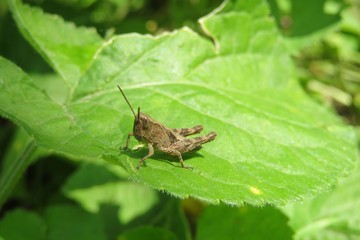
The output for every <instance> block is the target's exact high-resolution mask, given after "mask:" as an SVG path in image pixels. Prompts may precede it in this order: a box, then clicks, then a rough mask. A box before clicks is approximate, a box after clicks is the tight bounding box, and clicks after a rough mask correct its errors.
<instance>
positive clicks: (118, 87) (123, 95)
mask: <svg viewBox="0 0 360 240" xmlns="http://www.w3.org/2000/svg"><path fill="white" fill-rule="evenodd" d="M117 86H118V88H119V90H120V92H121V94H122V95H123V96H124V98H125V101H126V102H127V104H128V105H129V107H130V109H131V111H132V113H133V114H134V118H135V119H136V114H135V112H134V109H133V108H132V106H131V105H130V103H129V100H128V99H127V98H126V96H125V93H124V92H123V90H122V89H121V87H120V86H119V85H117ZM138 111H140V108H139V109H138ZM139 116H140V115H139Z"/></svg>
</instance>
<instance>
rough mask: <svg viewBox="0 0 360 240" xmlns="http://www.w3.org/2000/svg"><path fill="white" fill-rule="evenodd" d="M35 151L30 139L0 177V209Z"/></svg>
mask: <svg viewBox="0 0 360 240" xmlns="http://www.w3.org/2000/svg"><path fill="white" fill-rule="evenodd" d="M35 150H36V143H35V141H34V140H33V139H32V140H30V141H29V143H28V144H27V145H26V146H25V148H24V149H23V151H22V152H21V153H20V155H19V156H18V157H17V158H16V159H14V161H13V162H12V164H11V165H10V166H9V167H8V168H7V170H6V171H5V172H4V175H3V176H1V177H0V209H1V207H2V205H3V203H4V202H5V201H6V199H7V197H8V195H9V194H10V193H11V191H12V189H13V188H14V187H15V185H16V184H17V182H18V181H19V179H20V178H21V176H22V175H23V173H24V171H25V170H26V168H27V167H28V165H29V163H30V160H31V156H32V154H33V153H34V151H35Z"/></svg>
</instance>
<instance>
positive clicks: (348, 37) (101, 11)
mask: <svg viewBox="0 0 360 240" xmlns="http://www.w3.org/2000/svg"><path fill="white" fill-rule="evenodd" d="M24 2H26V3H28V4H30V5H33V6H38V7H40V8H42V9H43V10H44V11H45V12H47V13H53V14H57V15H60V16H61V17H62V18H64V19H65V20H66V21H71V22H73V23H75V24H76V25H78V26H87V27H94V28H96V29H97V32H98V33H99V34H100V35H101V36H102V37H104V38H109V37H111V36H112V35H114V34H122V33H129V32H138V33H141V34H154V35H156V34H160V33H162V32H164V31H171V30H173V29H177V28H180V27H182V26H188V27H190V28H192V29H194V30H195V31H197V32H199V33H200V34H203V33H202V31H201V29H200V27H199V24H198V22H197V20H198V19H199V18H200V17H202V16H205V15H206V14H208V13H209V12H211V11H212V10H213V9H215V8H216V7H217V6H219V5H220V4H221V2H222V1H221V0H184V1H180V0H26V1H24ZM268 3H269V6H270V8H271V13H270V14H271V15H273V16H274V18H275V20H276V22H277V24H278V26H279V30H280V31H281V32H282V34H283V36H284V38H285V39H286V40H287V41H288V42H289V43H291V44H290V45H289V46H297V47H294V48H293V59H294V61H295V62H296V64H297V66H298V71H299V76H300V79H299V80H300V83H301V84H302V86H303V87H304V89H305V90H306V91H308V92H309V94H311V95H313V96H314V98H316V99H318V100H319V101H320V102H323V103H324V104H327V105H329V106H332V107H334V108H335V109H336V110H337V112H338V113H339V114H340V115H341V116H343V117H344V120H345V121H347V122H348V123H349V124H351V125H354V126H355V127H356V128H357V127H358V125H359V121H360V54H359V49H360V1H358V0H344V1H341V0H316V1H313V0H268ZM239 27H241V26H239ZM64 37H66V36H64ZM285 47H286V46H284V48H285ZM0 55H2V56H4V57H5V58H7V59H9V60H11V61H13V62H14V63H15V64H17V65H18V66H20V67H21V68H22V69H23V70H24V71H25V72H27V73H28V74H30V75H32V74H36V75H39V74H40V75H46V74H52V73H53V70H52V69H51V68H50V67H49V65H48V64H47V63H46V62H45V61H44V60H43V59H42V58H41V57H40V55H39V54H38V53H37V52H35V50H34V49H32V47H31V46H30V45H29V43H27V42H26V40H25V39H24V38H23V37H22V35H21V34H20V33H19V31H18V29H17V27H16V24H15V22H14V20H13V19H12V17H11V13H10V12H9V9H8V7H7V4H6V1H3V0H1V1H0ZM0 120H1V122H0V126H1V128H0V144H1V149H0V159H1V160H0V161H1V162H3V160H2V159H4V158H5V153H6V150H7V148H10V146H12V144H13V143H12V140H11V139H16V138H15V137H14V136H15V133H16V127H15V126H14V125H13V124H12V123H10V122H8V121H6V120H4V119H0ZM359 132H360V131H359ZM17 134H19V133H17ZM25 138H26V137H25ZM24 141H25V140H24ZM40 155H41V156H43V157H41V158H39V160H37V161H36V163H35V164H33V165H32V166H31V167H30V168H29V169H28V170H27V171H26V174H25V175H24V176H23V179H22V180H21V181H20V183H19V185H18V186H17V188H16V190H15V191H14V193H13V195H12V196H11V197H10V199H9V201H8V202H7V203H6V204H5V205H4V208H3V209H2V211H1V212H0V217H1V216H2V215H3V214H4V212H5V211H4V210H6V209H13V208H15V207H18V206H22V207H25V208H31V209H41V208H43V207H44V206H46V205H47V204H48V203H49V202H64V201H69V200H66V199H65V197H64V196H63V195H62V194H61V191H60V190H59V189H60V188H61V186H62V185H63V184H64V182H65V181H66V179H67V177H68V176H70V175H71V174H72V173H74V172H75V171H76V169H77V166H78V163H77V162H72V161H68V160H67V159H65V158H63V157H59V156H56V157H54V156H50V157H49V153H46V154H43V153H42V154H40ZM50 158H51V159H50ZM54 158H56V159H54ZM1 167H3V163H2V164H1V165H0V170H1ZM125 179H126V177H125ZM182 207H183V209H185V214H186V215H187V219H188V221H189V222H190V223H194V222H196V218H197V216H198V214H199V213H200V212H201V210H202V208H203V205H202V204H199V203H198V202H196V201H191V200H190V201H189V200H185V201H184V202H183V204H182ZM194 219H195V220H194ZM190 227H191V228H193V224H190Z"/></svg>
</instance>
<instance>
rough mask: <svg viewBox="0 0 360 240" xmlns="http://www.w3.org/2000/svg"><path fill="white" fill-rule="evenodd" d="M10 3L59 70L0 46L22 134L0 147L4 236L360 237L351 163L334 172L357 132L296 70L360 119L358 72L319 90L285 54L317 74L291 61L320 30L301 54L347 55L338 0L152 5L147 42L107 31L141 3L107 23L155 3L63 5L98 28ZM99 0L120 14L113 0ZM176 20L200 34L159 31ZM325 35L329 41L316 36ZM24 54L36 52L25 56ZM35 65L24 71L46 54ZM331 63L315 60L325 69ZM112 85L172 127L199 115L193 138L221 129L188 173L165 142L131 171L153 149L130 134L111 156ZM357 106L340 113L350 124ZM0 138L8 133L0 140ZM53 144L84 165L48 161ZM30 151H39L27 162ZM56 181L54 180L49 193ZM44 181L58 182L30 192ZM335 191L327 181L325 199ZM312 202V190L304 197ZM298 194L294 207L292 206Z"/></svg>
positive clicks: (116, 124)
mask: <svg viewBox="0 0 360 240" xmlns="http://www.w3.org/2000/svg"><path fill="white" fill-rule="evenodd" d="M7 2H8V7H9V9H10V11H11V14H12V16H13V19H14V21H15V23H16V26H17V27H18V29H19V31H20V32H21V34H22V36H23V37H24V38H25V39H26V42H27V43H29V44H31V47H32V49H33V50H35V51H36V52H37V53H38V54H40V56H41V58H42V59H43V60H44V61H45V62H46V63H47V64H48V65H49V66H50V67H51V68H52V69H53V71H54V72H50V73H44V72H36V71H35V72H33V71H32V70H30V71H28V70H26V71H25V70H24V69H27V67H28V66H22V64H19V63H18V62H17V61H15V60H13V61H14V62H15V63H16V64H17V65H20V66H21V68H20V67H18V66H16V64H15V63H13V62H12V61H11V59H12V58H11V57H8V56H11V54H10V55H7V54H6V51H3V52H0V54H1V55H4V56H3V57H1V56H0V115H1V116H3V117H4V118H7V119H9V120H10V121H12V122H13V123H15V124H16V125H17V126H19V128H18V129H20V130H17V131H16V132H17V134H16V135H14V136H15V137H13V140H12V141H8V143H7V145H6V146H5V147H6V148H4V149H6V153H4V154H2V153H1V152H0V158H1V159H3V163H2V164H1V166H2V168H1V169H0V170H1V176H0V204H2V203H4V204H5V205H4V207H5V208H4V211H3V212H1V213H4V214H3V215H1V216H2V217H1V218H0V236H1V237H2V238H4V239H25V238H26V239H44V238H45V234H46V238H50V239H64V238H67V239H144V238H149V236H151V237H152V239H193V238H196V239H219V238H221V239H224V238H225V239H226V236H239V237H240V236H241V237H243V238H246V239H263V238H266V237H268V236H269V233H271V234H272V235H271V236H273V237H274V239H291V238H292V235H293V237H294V238H296V239H319V238H323V239H333V238H339V239H346V238H347V237H349V238H350V239H352V238H354V239H355V238H356V237H358V236H359V232H360V230H359V229H358V227H357V226H359V225H360V224H359V222H360V220H359V218H358V217H357V216H360V213H359V211H360V209H359V207H358V206H359V204H358V201H357V199H358V196H359V192H360V189H359V188H358V187H357V186H356V182H358V180H359V179H358V178H359V174H358V173H359V172H358V171H357V172H356V173H354V174H353V175H352V176H351V177H350V178H348V179H346V180H343V179H342V177H344V176H346V175H347V174H349V173H350V172H351V171H352V170H353V168H354V165H355V164H356V163H357V161H358V153H357V151H358V146H357V143H356V139H357V136H356V135H355V133H354V131H353V128H352V127H350V126H348V125H346V124H345V123H344V121H343V120H342V119H340V118H339V117H338V116H337V115H336V114H335V113H334V111H333V110H331V109H330V108H329V107H324V106H323V104H320V103H318V102H316V101H315V100H314V99H313V98H311V97H310V96H309V95H308V94H306V93H305V91H304V90H303V88H302V86H301V85H300V84H299V80H301V83H302V84H303V85H304V86H309V89H310V90H313V89H317V90H319V92H320V96H325V97H327V98H330V99H334V100H335V101H339V102H340V103H341V104H345V105H346V106H347V107H348V108H349V109H351V110H352V111H354V112H355V114H358V112H356V110H357V108H356V107H357V105H356V96H359V87H358V86H356V83H357V82H356V81H355V80H356V76H357V75H356V74H358V72H357V70H356V68H355V70H353V69H352V70H351V73H354V74H349V76H350V77H346V80H348V81H347V82H345V83H344V84H342V83H340V84H337V83H336V84H333V85H334V86H335V87H332V88H329V87H328V86H327V85H326V84H329V82H330V81H329V79H330V80H331V79H332V78H336V77H334V75H332V76H331V77H330V78H329V77H327V76H328V75H327V76H325V77H323V78H320V77H319V75H315V78H320V80H321V81H322V82H321V83H320V82H317V83H316V84H317V85H316V84H313V80H312V79H311V74H309V73H305V74H304V69H302V72H300V71H297V69H296V67H297V66H296V65H295V64H294V61H293V58H292V56H293V55H292V54H296V55H295V59H296V61H297V62H296V63H297V64H299V65H300V66H301V67H303V68H306V69H310V70H313V69H314V68H311V67H312V65H306V64H307V63H309V62H311V61H308V60H307V58H306V57H308V56H306V55H305V56H304V55H301V54H303V53H302V51H303V47H304V46H307V45H309V43H312V42H315V41H316V42H318V40H320V39H325V40H324V41H325V43H326V44H325V46H331V49H330V50H324V49H322V51H323V52H321V54H320V51H319V48H308V49H306V50H307V51H309V52H311V54H314V55H315V56H316V57H319V55H321V57H324V58H328V59H330V60H329V62H330V64H332V63H333V62H334V61H335V60H336V57H339V59H342V60H344V61H354V62H355V64H354V65H356V62H357V61H358V60H356V58H357V56H358V54H357V53H356V49H357V47H356V46H358V45H356V44H359V40H357V39H360V38H356V36H358V35H359V33H360V31H358V27H357V25H356V24H354V22H353V21H352V20H353V19H354V18H353V15H351V14H350V13H349V12H348V11H345V10H344V11H343V12H340V9H341V5H336V4H335V5H329V4H327V1H320V2H317V3H313V2H311V1H309V2H308V3H307V7H306V8H309V11H308V12H302V11H300V10H301V8H302V6H304V5H303V4H299V3H300V2H297V1H292V2H291V3H292V4H290V5H286V3H287V4H289V3H290V2H289V1H269V3H270V7H269V6H268V4H267V3H266V2H265V1H263V0H256V1H242V0H229V1H225V2H224V3H223V4H222V5H221V6H220V7H218V8H217V9H215V10H213V12H211V13H210V14H208V15H207V16H205V17H203V18H201V19H200V20H199V21H198V23H199V25H197V26H195V22H192V21H193V20H194V19H195V16H196V14H199V13H200V12H202V13H203V12H205V10H206V6H211V5H212V4H214V3H213V2H212V3H210V2H209V1H205V0H201V1H189V2H186V4H189V5H194V9H193V12H191V13H190V11H189V12H187V9H188V8H185V7H184V6H185V5H186V4H183V5H182V4H180V3H179V2H177V1H170V3H167V4H164V6H163V7H162V8H161V11H168V12H167V14H169V15H170V16H171V17H169V16H159V14H158V12H157V13H156V14H154V15H153V16H152V17H150V18H149V19H151V20H147V21H145V22H142V24H143V25H142V26H141V27H137V28H136V30H138V32H144V27H145V28H146V29H147V30H148V31H149V32H152V33H157V34H156V35H155V36H151V35H141V34H139V33H130V34H113V35H111V30H109V29H107V28H108V27H107V26H108V24H110V25H111V23H114V22H116V21H120V19H123V18H124V17H125V16H126V15H127V14H129V13H130V12H131V11H134V9H138V8H141V7H144V9H143V10H142V11H140V13H139V14H138V15H139V16H138V18H137V17H136V14H135V15H132V16H131V17H130V18H129V20H124V25H122V26H123V27H124V28H123V29H121V30H119V29H115V31H116V32H126V31H127V27H128V26H137V24H138V23H139V21H140V19H142V20H143V19H144V16H146V15H147V14H148V13H149V9H151V8H150V7H149V6H150V5H149V3H146V2H145V1H141V0H140V1H138V0H135V1H130V0H129V1H123V2H122V3H120V2H119V1H109V2H107V3H105V2H104V1H94V0H90V1H67V0H65V1H63V0H58V1H57V3H56V4H59V5H61V4H64V5H65V6H67V7H70V8H73V10H74V9H77V10H76V11H79V12H81V14H84V15H85V14H87V13H89V14H90V15H89V16H90V18H91V19H92V21H97V24H100V22H102V23H104V24H105V25H104V26H102V27H101V28H98V29H96V30H97V31H96V30H95V29H94V28H91V27H78V26H76V25H75V24H74V23H73V22H70V21H66V20H63V19H62V18H61V17H59V16H58V15H54V14H49V13H47V12H56V11H55V10H54V8H51V7H49V6H50V5H49V2H47V1H44V4H43V5H42V7H43V9H41V8H40V7H34V6H30V5H27V4H24V3H22V2H21V1H20V0H8V1H7ZM195 2H196V3H195ZM275 2H276V3H275ZM109 3H110V5H111V4H113V5H116V8H114V9H109V8H107V7H106V6H108V4H109ZM196 4H197V5H196ZM277 4H279V6H277ZM195 5H196V6H197V7H195ZM200 5H201V6H202V8H201V7H199V6H200ZM280 5H281V6H280ZM54 6H55V5H54ZM55 8H56V7H55ZM104 8H107V9H104ZM184 9H186V11H185V10H184ZM270 9H271V11H272V14H273V15H274V16H275V17H276V21H275V20H274V18H272V17H270V16H269V13H270ZM329 9H332V10H331V11H333V12H332V13H329V11H328V10H329ZM334 9H338V10H339V11H338V12H334ZM118 10H119V11H118ZM97 11H99V12H97ZM158 11H160V10H159V9H158ZM209 11H210V9H208V12H209ZM331 11H330V12H331ZM112 12H113V13H114V14H110V13H112ZM284 13H285V15H282V14H284ZM1 14H2V11H1V6H0V32H4V31H3V29H6V27H5V28H4V27H3V26H4V25H1V19H2V15H1ZM81 14H80V15H79V18H76V19H75V20H74V22H76V23H77V24H78V23H79V22H82V21H83V20H84V18H83V17H84V15H81ZM107 15H109V16H108V17H107ZM340 16H343V19H344V20H341V21H340ZM63 17H64V18H65V19H72V18H71V17H69V15H66V14H65V15H64V16H63ZM73 17H74V16H73ZM185 17H187V18H188V19H184V18H185ZM284 18H285V20H288V19H289V18H291V19H292V20H293V21H294V22H293V24H292V25H290V26H288V25H286V24H285V23H286V21H285V20H284ZM153 19H155V20H157V21H158V22H156V21H155V20H153ZM167 21H168V22H167ZM307 21H315V22H316V24H313V25H311V24H308V23H307ZM135 22H137V23H136V24H134V23H135ZM185 22H186V25H188V26H190V27H192V28H193V29H196V30H192V29H191V28H189V27H181V28H179V29H176V30H174V31H171V32H163V30H164V29H173V28H174V27H175V26H179V25H180V26H181V25H183V23H185ZM276 23H277V24H278V25H276ZM157 24H160V25H157ZM284 24H285V25H284ZM95 25H96V24H95ZM96 26H98V25H96ZM339 26H341V27H342V28H346V29H347V31H348V32H347V35H346V37H345V35H344V34H342V33H339V32H335V31H337V29H339ZM114 27H115V26H114ZM104 29H105V30H104ZM107 30H109V31H107ZM104 31H106V32H107V33H105V34H104ZM131 31H133V30H131ZM280 31H282V32H283V33H284V35H285V36H288V37H290V38H288V37H285V36H283V35H281V33H280ZM329 33H331V34H333V35H331V34H329ZM325 34H329V35H326V38H324V36H325ZM334 34H338V35H334ZM1 35H3V34H1ZM100 35H106V36H105V37H104V38H102V37H101V36H100ZM4 36H5V35H4ZM11 36H12V35H11ZM2 38H3V37H2ZM4 38H5V37H4ZM0 40H1V41H2V39H0ZM1 41H0V43H1ZM7 41H9V40H7ZM5 42H6V41H5ZM14 44H15V41H14ZM1 46H2V45H1V44H0V50H1V49H2V48H1ZM14 48H15V47H14ZM309 49H310V50H309ZM313 49H316V50H315V51H314V50H313ZM334 49H336V51H335V50H334ZM322 53H324V54H323V55H322ZM326 54H328V55H326ZM23 56H24V58H32V57H33V55H31V54H30V55H27V52H24V54H23ZM9 59H10V60H9ZM34 59H35V60H34V63H33V64H34V65H37V64H40V65H41V64H43V63H41V62H40V61H39V60H38V59H39V58H34ZM328 59H326V60H328ZM35 62H36V63H35ZM329 62H327V64H324V63H321V64H319V65H316V66H320V68H319V69H321V70H324V69H329V68H326V66H329ZM302 64H303V65H302ZM37 69H47V68H46V67H45V68H44V67H40V68H37ZM299 73H301V74H299ZM335 76H336V75H335ZM312 78H314V77H312ZM308 79H311V80H308ZM324 79H326V80H324ZM354 79H355V80H354ZM340 80H341V79H340ZM340 80H339V82H340ZM348 82H351V84H349V83H348ZM116 85H120V86H121V87H122V88H123V89H124V91H125V93H126V95H127V97H128V99H129V100H130V102H131V104H132V105H133V107H134V108H135V107H137V106H141V110H142V111H143V112H145V113H147V114H149V115H151V116H152V117H153V118H155V119H157V120H159V122H161V123H164V124H166V126H168V127H173V128H179V127H191V126H194V125H198V124H202V125H203V126H204V127H205V130H204V133H202V134H205V133H207V132H210V131H216V132H217V134H218V136H217V138H216V139H215V141H213V142H211V143H208V144H206V145H204V146H203V148H202V149H200V150H199V151H198V152H192V153H188V154H184V156H183V157H184V159H185V162H186V164H187V165H188V166H192V167H193V169H192V170H188V169H182V168H181V167H180V165H179V163H178V161H177V159H176V158H175V157H173V156H168V155H166V154H163V153H159V152H156V154H155V155H154V156H153V157H151V158H150V159H147V160H146V162H145V166H143V167H142V168H140V169H139V170H137V169H135V166H136V165H137V163H138V160H139V158H141V157H143V156H145V155H146V154H147V151H148V150H147V148H146V147H145V148H141V149H140V150H135V149H136V148H137V147H135V145H136V144H137V142H136V141H135V140H134V139H132V141H131V142H130V146H131V148H130V150H127V151H120V150H119V146H122V145H124V144H125V141H126V137H127V134H128V133H129V132H130V131H131V129H132V123H133V116H132V113H131V111H130V110H129V108H128V106H127V104H126V102H125V101H124V99H123V98H122V96H121V95H120V93H119V91H118V89H117V87H116ZM334 88H337V89H335V90H334ZM329 89H330V90H329ZM359 99H360V98H359ZM359 102H360V101H359ZM358 106H360V105H358ZM354 109H355V110H354ZM352 116H353V115H351V117H348V119H350V121H352V122H356V119H357V118H356V116H355V117H354V118H353V117H352ZM354 119H355V120H354ZM358 119H360V118H358ZM22 129H25V131H26V134H25V133H24V132H23V131H22ZM0 130H1V129H0ZM0 133H1V134H0V138H1V139H0V140H1V141H3V139H6V137H4V136H6V135H5V134H4V135H2V132H1V131H0ZM37 146H38V147H39V148H37ZM52 153H55V154H57V155H61V156H62V157H65V158H66V159H68V160H78V161H72V162H70V161H69V162H68V161H66V163H63V164H64V165H61V164H60V165H57V164H56V162H54V161H57V160H58V159H56V158H54V157H53V155H52ZM45 156H48V157H45ZM39 157H42V158H43V159H42V160H41V161H39V162H35V161H36V160H37V159H39ZM44 157H45V158H44ZM44 161H45V162H46V161H49V164H51V165H52V168H47V166H48V165H43V164H42V163H43V162H44ZM31 164H34V165H32V166H31ZM29 165H30V167H29ZM34 169H35V170H34ZM39 169H40V170H39ZM55 169H56V170H55ZM22 177H23V178H22ZM19 179H20V182H19V183H18V181H19ZM55 179H56V181H55ZM129 180H130V181H129ZM339 181H340V182H341V184H340V185H339V186H337V187H334V185H336V184H337V183H338V182H339ZM17 183H18V185H17ZM51 183H56V184H55V189H53V188H54V185H52V184H51ZM33 184H34V185H33ZM44 185H45V188H46V189H48V190H49V189H53V190H51V191H42V190H41V191H39V189H42V188H43V186H44ZM330 189H334V190H333V191H332V192H329V193H324V192H325V191H327V190H330ZM11 190H13V191H14V192H13V194H12V195H11V197H10V198H9V200H8V201H7V202H6V199H8V196H9V194H10V193H11ZM157 190H161V191H163V192H165V193H160V192H159V191H157ZM173 196H177V197H179V198H181V199H184V198H186V199H188V200H186V201H188V202H185V203H184V202H183V201H181V200H179V199H178V198H174V197H173ZM310 196H311V197H315V198H314V199H313V200H309V199H308V197H310ZM189 197H190V200H189ZM343 198H346V200H343ZM193 199H199V200H202V201H203V202H206V203H210V204H220V206H206V205H204V204H203V203H199V202H198V201H196V200H193ZM69 200H70V201H69ZM297 200H302V201H304V204H300V205H299V204H297V203H293V202H295V201H297ZM19 203H21V204H19ZM222 203H225V204H226V205H233V207H228V206H224V205H223V204H222ZM13 204H15V206H18V207H17V208H13V207H11V206H12V205H13ZM246 204H249V205H252V206H249V205H246ZM274 205H275V206H277V207H278V208H275V207H273V206H274ZM283 205H286V206H285V207H279V206H283ZM29 206H30V207H29ZM254 206H255V207H254ZM259 206H261V207H260V208H258V207H259ZM25 208H27V209H31V210H23V209H25ZM184 209H185V212H186V217H185V214H184ZM202 210H203V211H202ZM19 223H21V224H20V225H21V227H20V228H17V225H19ZM18 229H19V230H21V231H17V230H18ZM1 237H0V239H1Z"/></svg>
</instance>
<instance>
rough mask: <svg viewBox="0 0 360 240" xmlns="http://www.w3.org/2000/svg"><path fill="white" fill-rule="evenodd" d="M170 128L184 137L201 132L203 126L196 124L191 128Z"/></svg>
mask: <svg viewBox="0 0 360 240" xmlns="http://www.w3.org/2000/svg"><path fill="white" fill-rule="evenodd" d="M172 130H173V131H174V132H176V133H177V134H180V135H181V136H183V137H186V136H190V135H193V134H197V133H199V132H201V131H202V130H203V126H201V125H197V126H195V127H192V128H173V129H172Z"/></svg>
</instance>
